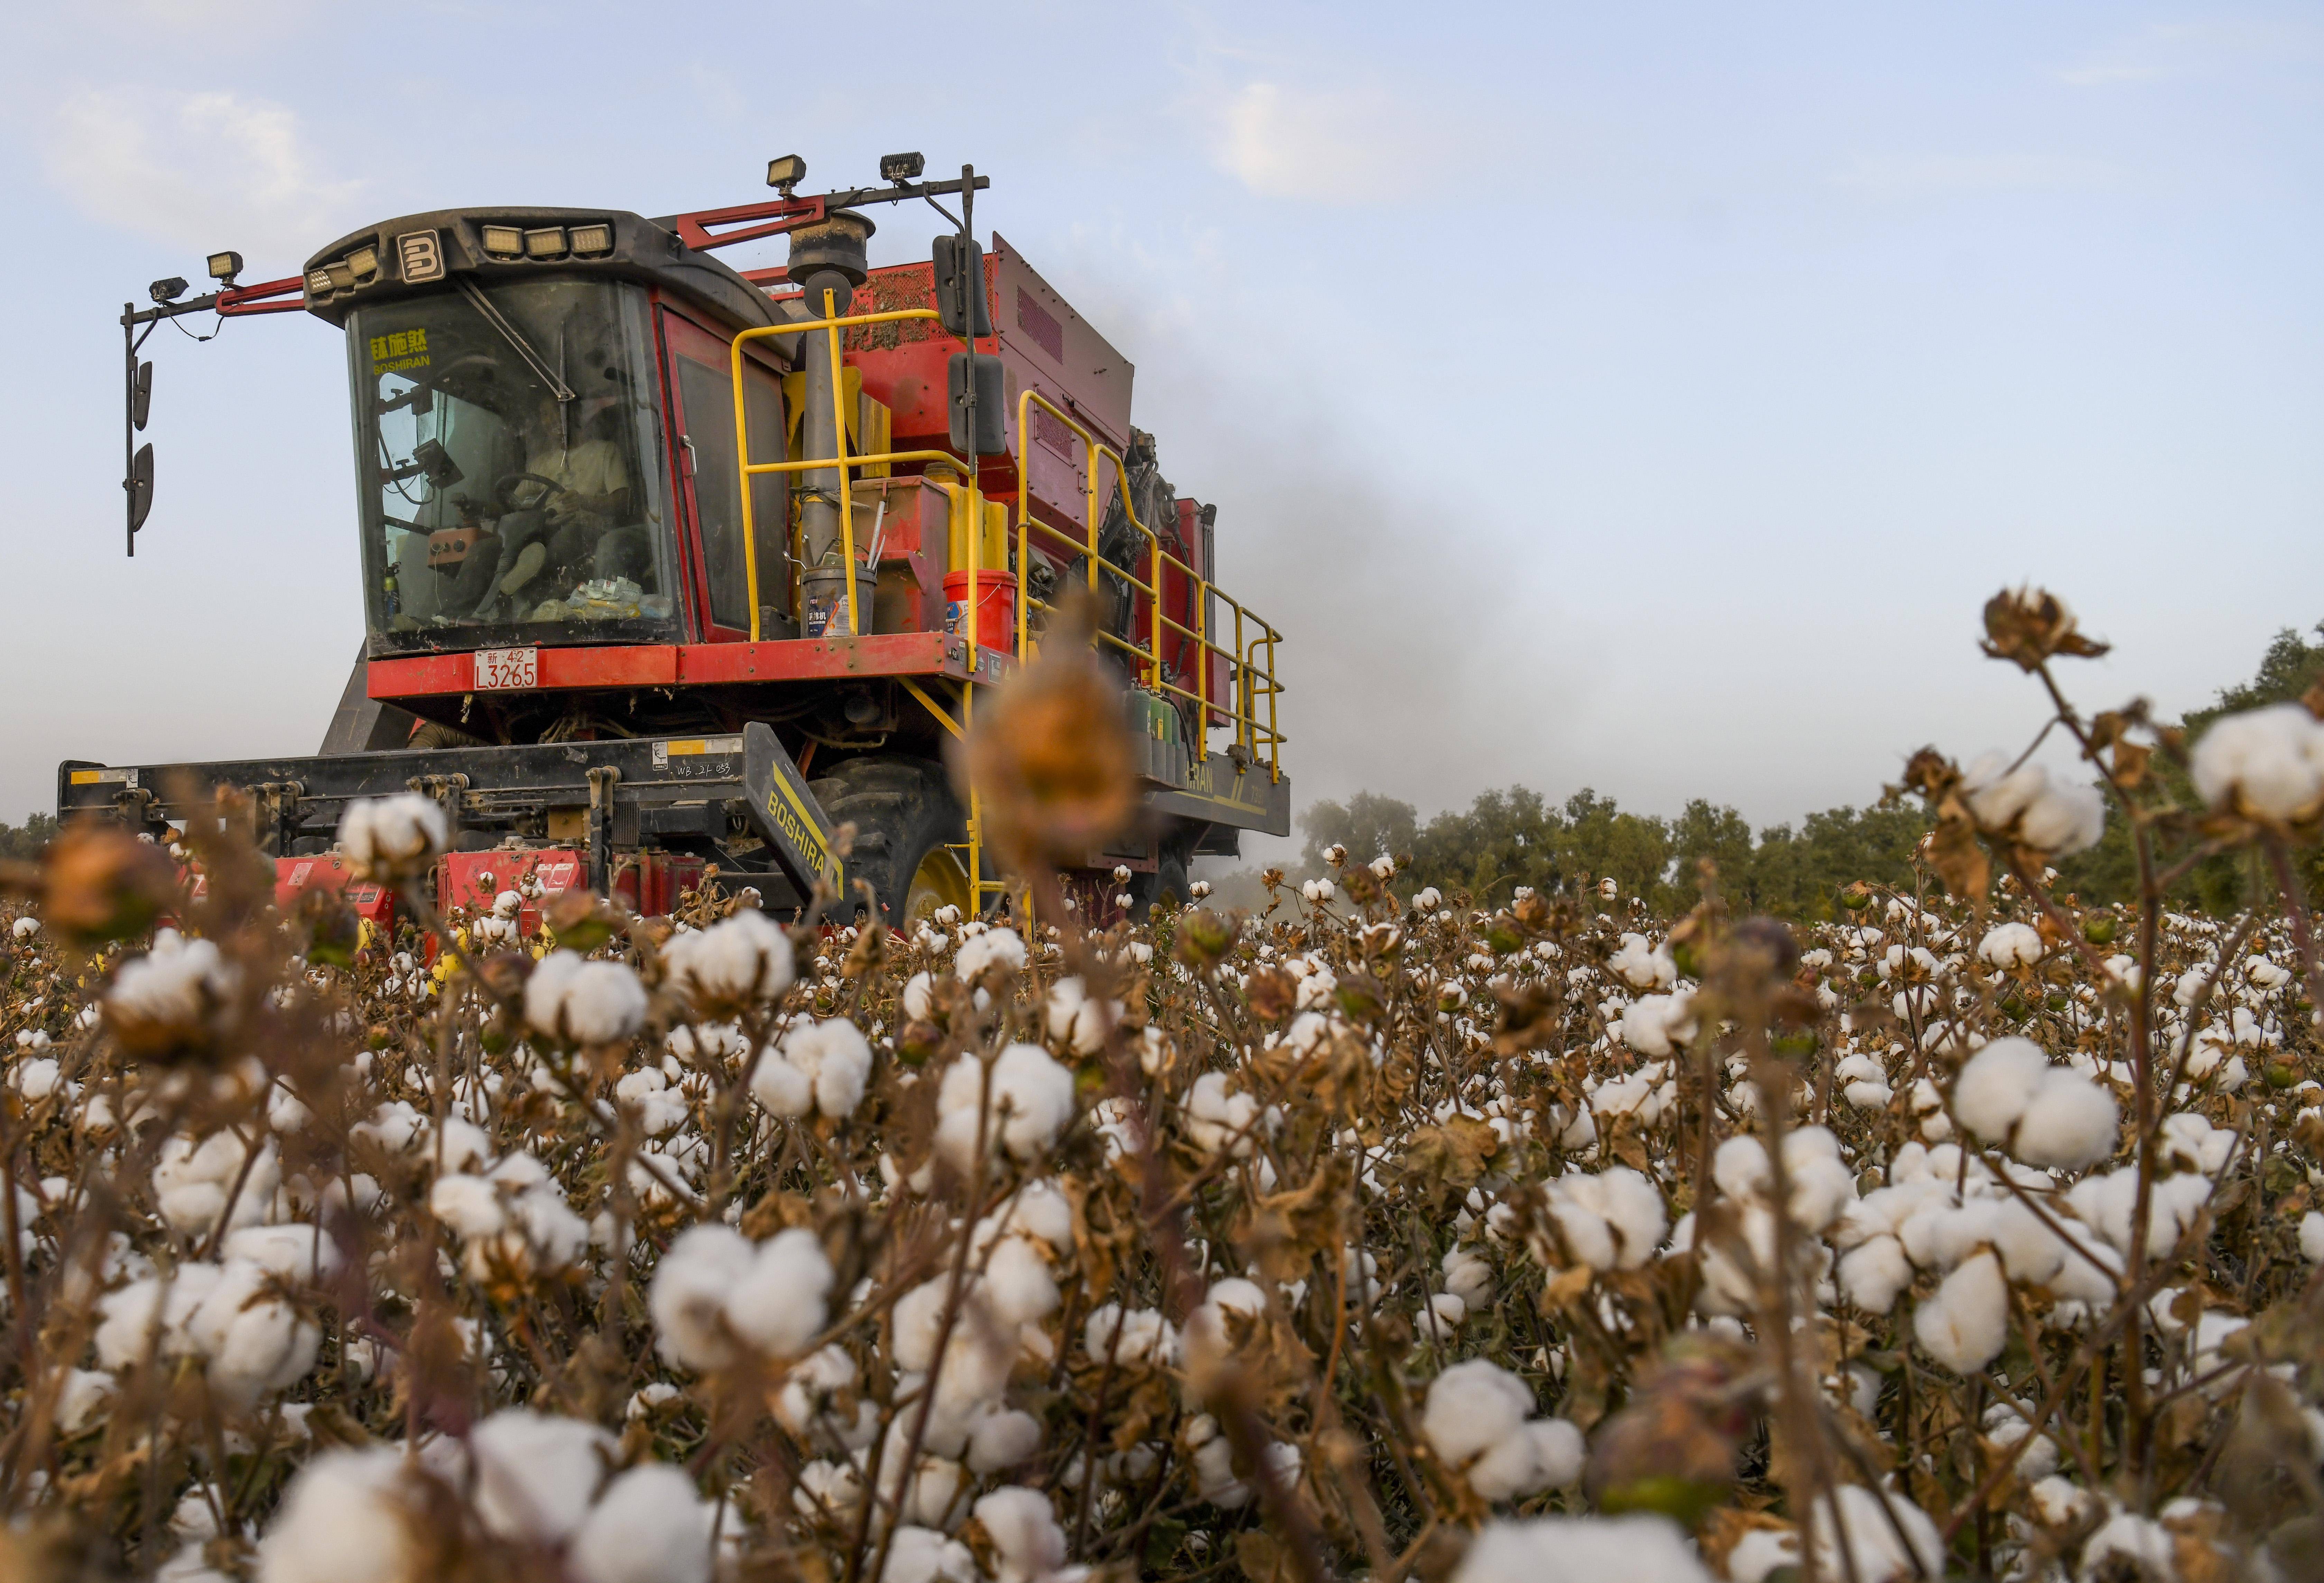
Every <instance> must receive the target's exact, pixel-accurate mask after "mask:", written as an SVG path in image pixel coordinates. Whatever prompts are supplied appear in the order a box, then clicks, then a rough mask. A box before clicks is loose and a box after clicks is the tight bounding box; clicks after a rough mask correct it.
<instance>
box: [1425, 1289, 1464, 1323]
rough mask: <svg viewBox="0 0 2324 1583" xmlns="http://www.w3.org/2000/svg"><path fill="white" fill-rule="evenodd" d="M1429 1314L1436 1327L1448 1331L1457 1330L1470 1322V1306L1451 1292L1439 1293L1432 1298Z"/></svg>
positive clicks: (1429, 1301)
mask: <svg viewBox="0 0 2324 1583" xmlns="http://www.w3.org/2000/svg"><path fill="white" fill-rule="evenodd" d="M1428 1313H1429V1317H1430V1319H1431V1320H1433V1321H1434V1324H1435V1325H1436V1326H1438V1327H1441V1328H1443V1329H1444V1330H1459V1329H1460V1328H1461V1327H1462V1325H1464V1324H1466V1323H1468V1322H1469V1305H1468V1304H1467V1303H1465V1302H1462V1301H1461V1300H1460V1299H1459V1298H1457V1297H1455V1296H1453V1295H1452V1293H1450V1292H1439V1293H1436V1294H1435V1295H1434V1296H1433V1297H1431V1298H1430V1299H1429V1300H1428ZM1424 1328H1426V1327H1424Z"/></svg>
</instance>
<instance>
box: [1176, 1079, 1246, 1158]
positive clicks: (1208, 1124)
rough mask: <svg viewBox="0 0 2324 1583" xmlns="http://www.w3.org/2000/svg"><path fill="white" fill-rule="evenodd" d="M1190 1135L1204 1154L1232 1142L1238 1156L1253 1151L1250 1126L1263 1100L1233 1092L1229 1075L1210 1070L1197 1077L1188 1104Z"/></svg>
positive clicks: (1188, 1096)
mask: <svg viewBox="0 0 2324 1583" xmlns="http://www.w3.org/2000/svg"><path fill="white" fill-rule="evenodd" d="M1185 1118H1186V1135H1187V1137H1189V1138H1190V1139H1191V1140H1192V1141H1193V1143H1194V1146H1195V1147H1196V1148H1198V1149H1201V1150H1202V1151H1203V1153H1204V1154H1208V1155H1215V1154H1217V1153H1218V1152H1219V1151H1220V1150H1221V1149H1223V1148H1226V1147H1228V1146H1229V1145H1230V1143H1231V1144H1232V1146H1233V1149H1234V1153H1235V1156H1236V1158H1238V1159H1241V1158H1245V1157H1247V1156H1248V1155H1250V1150H1251V1140H1250V1128H1251V1125H1252V1123H1253V1122H1255V1121H1257V1120H1258V1118H1259V1100H1257V1099H1256V1098H1254V1097H1253V1096H1252V1095H1250V1094H1247V1093H1236V1094H1230V1093H1229V1092H1228V1091H1227V1074H1226V1073H1225V1072H1204V1073H1203V1075H1202V1076H1200V1077H1198V1078H1196V1079H1195V1080H1194V1088H1193V1089H1192V1090H1190V1091H1188V1092H1187V1095H1186V1106H1185Z"/></svg>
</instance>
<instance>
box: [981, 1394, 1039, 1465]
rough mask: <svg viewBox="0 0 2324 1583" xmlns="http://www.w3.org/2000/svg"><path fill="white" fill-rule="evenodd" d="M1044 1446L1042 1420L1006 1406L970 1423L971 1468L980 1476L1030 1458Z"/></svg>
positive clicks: (982, 1414) (984, 1414) (983, 1414)
mask: <svg viewBox="0 0 2324 1583" xmlns="http://www.w3.org/2000/svg"><path fill="white" fill-rule="evenodd" d="M1040 1449H1041V1421H1040V1420H1039V1419H1037V1418H1036V1417H1034V1416H1033V1415H1032V1414H1031V1413H1019V1412H1018V1411H1017V1410H1016V1409H1014V1408H1008V1407H1004V1408H1000V1409H997V1410H995V1411H993V1412H991V1413H981V1414H979V1415H978V1416H977V1417H976V1418H974V1419H973V1420H971V1421H970V1422H969V1426H968V1459H967V1460H968V1468H969V1471H970V1472H972V1473H974V1474H977V1475H979V1476H980V1477H984V1476H990V1475H991V1474H995V1473H1001V1472H1005V1471H1007V1470H1008V1469H1009V1468H1014V1467H1016V1466H1017V1465H1018V1464H1019V1463H1021V1462H1025V1461H1028V1460H1030V1459H1032V1458H1033V1456H1034V1455H1035V1454H1036V1453H1037V1452H1038V1451H1039V1450H1040Z"/></svg>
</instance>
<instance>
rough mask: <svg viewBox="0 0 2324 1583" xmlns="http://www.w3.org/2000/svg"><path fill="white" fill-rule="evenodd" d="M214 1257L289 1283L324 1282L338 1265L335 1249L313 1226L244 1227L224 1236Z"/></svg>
mask: <svg viewBox="0 0 2324 1583" xmlns="http://www.w3.org/2000/svg"><path fill="white" fill-rule="evenodd" d="M218 1253H219V1256H221V1257H223V1258H226V1259H229V1260H232V1259H243V1260H246V1261H248V1262H249V1263H251V1264H254V1265H258V1266H259V1267H260V1268H261V1269H263V1270H266V1271H268V1272H270V1273H271V1274H272V1275H276V1276H278V1277H280V1278H281V1279H282V1280H284V1281H287V1282H292V1283H310V1282H322V1281H327V1280H329V1279H330V1278H331V1277H332V1276H334V1275H337V1274H338V1273H339V1267H340V1265H341V1263H342V1260H341V1258H340V1256H339V1245H338V1244H337V1243H336V1242H334V1241H332V1240H331V1239H330V1238H328V1237H326V1236H324V1235H323V1233H322V1232H321V1231H320V1230H319V1229H318V1228H316V1227H313V1226H245V1227H244V1228H243V1229H241V1230H239V1231H230V1232H228V1233H227V1234H226V1240H225V1241H223V1242H221V1243H220V1244H219V1245H218Z"/></svg>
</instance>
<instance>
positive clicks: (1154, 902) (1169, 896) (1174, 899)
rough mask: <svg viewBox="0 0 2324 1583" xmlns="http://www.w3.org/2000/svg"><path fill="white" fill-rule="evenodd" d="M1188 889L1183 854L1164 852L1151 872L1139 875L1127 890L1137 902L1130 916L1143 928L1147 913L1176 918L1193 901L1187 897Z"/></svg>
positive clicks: (1167, 850) (1167, 849) (1168, 850)
mask: <svg viewBox="0 0 2324 1583" xmlns="http://www.w3.org/2000/svg"><path fill="white" fill-rule="evenodd" d="M1189 885H1190V882H1189V881H1188V879H1187V877H1186V858H1185V853H1183V852H1178V851H1172V850H1170V849H1169V848H1167V847H1166V848H1164V849H1163V851H1162V858H1161V861H1159V862H1157V864H1155V866H1154V872H1152V873H1151V874H1140V875H1139V876H1138V879H1137V883H1136V884H1135V885H1133V886H1132V887H1131V888H1130V895H1131V896H1133V897H1136V898H1137V902H1138V905H1137V907H1135V908H1134V909H1133V911H1132V915H1131V916H1133V917H1134V918H1135V919H1136V920H1137V921H1138V922H1139V923H1141V924H1142V923H1144V922H1145V921H1146V912H1147V909H1148V907H1160V908H1161V909H1162V911H1163V913H1164V915H1165V916H1176V913H1177V911H1178V909H1179V908H1181V907H1185V905H1186V903H1187V902H1188V901H1189V900H1191V899H1192V897H1190V896H1189V895H1188V894H1187V893H1188V889H1189Z"/></svg>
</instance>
